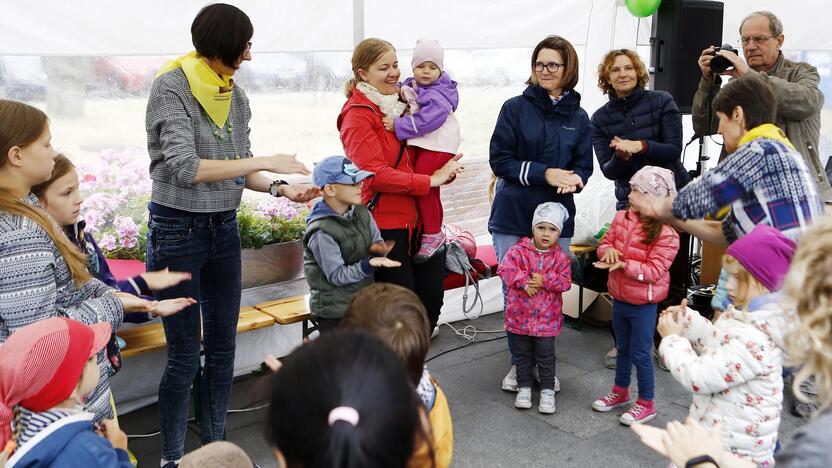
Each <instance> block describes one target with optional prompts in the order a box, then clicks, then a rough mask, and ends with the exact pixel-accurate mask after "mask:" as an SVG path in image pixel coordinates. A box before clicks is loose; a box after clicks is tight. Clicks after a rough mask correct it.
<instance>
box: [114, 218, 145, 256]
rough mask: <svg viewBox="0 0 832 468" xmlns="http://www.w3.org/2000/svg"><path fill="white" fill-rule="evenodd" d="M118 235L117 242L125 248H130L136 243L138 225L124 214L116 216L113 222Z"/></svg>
mask: <svg viewBox="0 0 832 468" xmlns="http://www.w3.org/2000/svg"><path fill="white" fill-rule="evenodd" d="M113 226H114V227H115V228H116V234H117V235H118V242H119V244H121V246H122V247H124V248H126V249H132V248H133V247H135V246H136V244H137V242H138V241H137V237H138V235H139V226H137V225H136V223H135V222H134V221H133V219H131V218H128V217H126V216H116V219H115V220H114V222H113Z"/></svg>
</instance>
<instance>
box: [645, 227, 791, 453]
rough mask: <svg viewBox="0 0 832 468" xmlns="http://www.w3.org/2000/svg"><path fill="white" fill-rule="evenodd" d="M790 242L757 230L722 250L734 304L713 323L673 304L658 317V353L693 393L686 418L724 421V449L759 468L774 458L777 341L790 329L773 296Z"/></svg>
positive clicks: (779, 384) (779, 394)
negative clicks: (724, 250) (724, 251)
mask: <svg viewBox="0 0 832 468" xmlns="http://www.w3.org/2000/svg"><path fill="white" fill-rule="evenodd" d="M795 247H796V245H795V243H794V241H792V240H791V239H789V238H787V237H785V236H784V235H783V234H781V233H780V231H778V230H776V229H774V228H772V227H770V226H767V225H758V226H756V227H755V228H754V230H753V231H751V232H750V233H749V234H748V235H746V236H744V237H742V238H741V239H739V240H738V241H736V242H734V243H733V244H732V245H731V246H730V247H729V248H728V250H727V251H726V255H725V257H724V259H723V266H724V268H725V270H726V271H727V272H728V275H729V278H728V294H729V296H731V300H732V302H733V304H734V305H733V306H730V307H728V309H727V310H726V311H725V312H724V313H723V315H722V316H721V317H720V318H719V320H717V321H716V322H715V323H711V322H710V321H708V320H707V319H705V318H703V317H702V316H700V315H699V314H698V313H697V312H696V311H694V310H692V309H689V308H687V307H686V306H685V302H684V301H683V302H682V307H671V308H669V309H668V310H667V311H665V312H664V313H663V314H662V316H661V318H660V319H659V327H658V329H659V333H660V334H661V335H662V337H663V339H662V342H661V345H660V347H659V351H660V352H661V354H662V356H664V359H665V362H666V363H667V366H668V368H669V369H670V372H671V373H672V374H673V377H674V378H675V379H676V380H677V381H678V382H679V383H681V384H682V385H683V386H685V387H686V388H687V389H688V390H689V391H690V392H692V393H693V402H692V403H691V406H690V416H691V417H692V418H693V419H694V420H696V421H697V422H699V423H700V424H702V425H704V426H707V427H711V426H713V425H715V424H716V423H721V424H722V441H723V444H724V446H725V448H726V449H728V450H730V451H731V452H733V453H735V454H737V455H738V456H740V457H743V458H748V459H750V460H752V461H754V462H755V463H757V464H759V465H762V466H771V465H772V464H773V461H774V446H775V444H776V443H777V428H778V426H779V425H780V411H781V406H782V402H783V378H782V362H783V337H784V335H786V333H787V332H788V331H789V330H790V329H791V328H792V327H793V326H794V325H795V324H796V319H795V317H794V315H793V313H792V312H791V311H789V310H786V309H784V308H783V307H782V306H781V305H780V297H779V295H778V294H776V291H778V290H779V289H780V287H781V286H782V283H783V280H784V278H785V276H786V273H787V272H788V268H789V263H790V261H791V257H792V255H793V254H794V250H795Z"/></svg>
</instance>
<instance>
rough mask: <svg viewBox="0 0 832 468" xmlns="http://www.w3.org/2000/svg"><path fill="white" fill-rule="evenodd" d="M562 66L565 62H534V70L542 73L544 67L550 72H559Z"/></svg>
mask: <svg viewBox="0 0 832 468" xmlns="http://www.w3.org/2000/svg"><path fill="white" fill-rule="evenodd" d="M562 66H563V64H562V63H555V62H549V63H543V62H535V63H534V71H536V72H538V73H540V72H542V71H543V69H544V68H545V69H546V70H549V73H557V72H558V70H560V67H562Z"/></svg>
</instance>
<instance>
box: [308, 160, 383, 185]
mask: <svg viewBox="0 0 832 468" xmlns="http://www.w3.org/2000/svg"><path fill="white" fill-rule="evenodd" d="M374 175H375V174H373V173H372V172H367V171H362V170H361V169H359V168H358V166H356V165H355V164H353V162H352V161H350V160H349V159H347V158H346V157H344V156H330V157H328V158H325V159H324V160H323V161H320V162H319V163H317V164H315V169H313V170H312V182H313V183H314V184H315V185H317V186H318V187H320V188H323V187H324V185H327V184H346V185H352V184H357V183H359V182H361V181H362V180H364V179H366V178H367V177H372V176H374Z"/></svg>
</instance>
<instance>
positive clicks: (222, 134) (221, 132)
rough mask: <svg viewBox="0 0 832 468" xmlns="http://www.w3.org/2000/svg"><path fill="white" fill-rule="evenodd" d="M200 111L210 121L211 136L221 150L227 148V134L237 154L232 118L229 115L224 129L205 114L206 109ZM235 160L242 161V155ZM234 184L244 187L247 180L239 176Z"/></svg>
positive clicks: (235, 156) (227, 158)
mask: <svg viewBox="0 0 832 468" xmlns="http://www.w3.org/2000/svg"><path fill="white" fill-rule="evenodd" d="M200 110H201V111H202V116H203V117H204V118H205V120H206V121H208V125H210V126H211V127H212V128H213V130H212V131H211V134H212V135H214V139H216V140H217V144H218V145H219V147H220V149H221V150H224V149H225V148H224V146H227V145H226V144H225V141H226V133H227V134H228V141H229V142H230V143H231V150H232V152H234V153H236V152H237V151H236V149H235V147H234V124H233V123H231V116H230V115H229V117H228V120H227V121H226V122H225V125H224V126H223V127H220V126H219V125H217V124H216V123H214V121H213V120H212V119H211V118H210V117H209V116H208V113H207V112H205V109H202V108H201V107H200ZM223 152H224V151H223ZM223 159H225V160H226V161H227V160H229V159H231V158H229V157H228V156H223ZM234 159H240V155H239V154H235V155H234ZM234 183H236V184H237V185H244V184H245V183H246V178H245V177H244V176H237V177H236V178H235V179H234Z"/></svg>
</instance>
